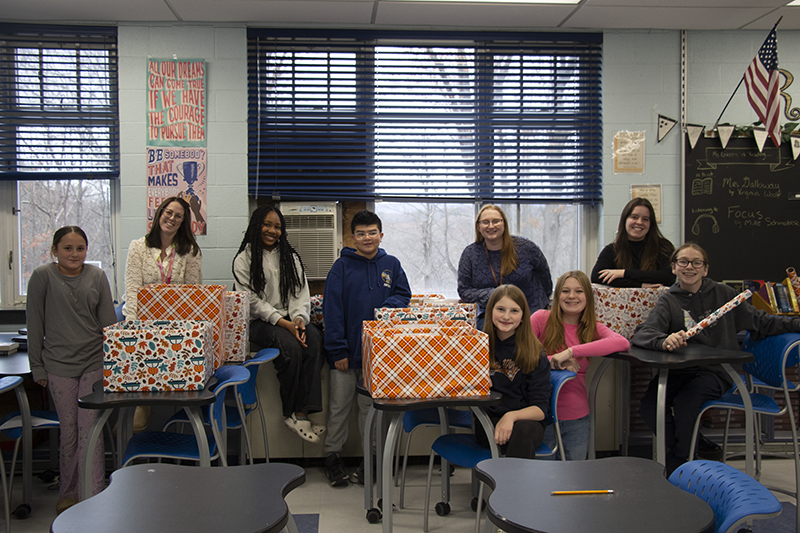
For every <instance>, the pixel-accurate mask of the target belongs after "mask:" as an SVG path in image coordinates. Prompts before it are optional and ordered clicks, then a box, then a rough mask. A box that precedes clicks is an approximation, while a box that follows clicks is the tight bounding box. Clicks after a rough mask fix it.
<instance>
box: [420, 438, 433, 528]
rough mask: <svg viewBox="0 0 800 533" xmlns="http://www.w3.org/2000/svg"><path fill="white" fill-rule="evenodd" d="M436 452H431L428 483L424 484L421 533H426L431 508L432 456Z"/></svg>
mask: <svg viewBox="0 0 800 533" xmlns="http://www.w3.org/2000/svg"><path fill="white" fill-rule="evenodd" d="M435 453H436V452H434V451H433V450H431V458H430V460H429V461H428V481H427V483H425V521H424V522H423V525H422V531H424V532H425V533H428V511H429V510H430V507H431V476H432V475H433V455H434V454H435Z"/></svg>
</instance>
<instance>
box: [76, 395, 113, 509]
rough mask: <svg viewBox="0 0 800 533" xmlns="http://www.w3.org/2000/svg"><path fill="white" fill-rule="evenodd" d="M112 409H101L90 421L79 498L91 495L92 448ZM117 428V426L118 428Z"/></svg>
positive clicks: (83, 498)
mask: <svg viewBox="0 0 800 533" xmlns="http://www.w3.org/2000/svg"><path fill="white" fill-rule="evenodd" d="M112 411H113V409H103V410H102V411H101V412H100V414H98V415H97V418H95V419H94V422H92V427H91V428H90V429H89V435H88V436H87V437H86V447H85V448H84V449H83V479H82V480H81V500H86V499H88V498H91V497H92V479H93V478H92V470H93V465H92V459H93V458H94V449H95V447H96V446H97V439H98V438H99V437H100V433H102V431H103V426H105V424H106V421H107V420H108V417H109V416H111V412H112ZM118 429H119V428H118Z"/></svg>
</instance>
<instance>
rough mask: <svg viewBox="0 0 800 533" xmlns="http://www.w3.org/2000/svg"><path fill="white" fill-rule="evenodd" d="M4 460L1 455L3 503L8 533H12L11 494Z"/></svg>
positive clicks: (0, 472) (0, 468)
mask: <svg viewBox="0 0 800 533" xmlns="http://www.w3.org/2000/svg"><path fill="white" fill-rule="evenodd" d="M2 459H3V458H2V455H0V474H1V475H2V479H3V503H4V506H5V517H6V533H11V501H10V498H11V494H10V493H9V492H8V485H7V481H6V465H5V462H4V461H3V460H2Z"/></svg>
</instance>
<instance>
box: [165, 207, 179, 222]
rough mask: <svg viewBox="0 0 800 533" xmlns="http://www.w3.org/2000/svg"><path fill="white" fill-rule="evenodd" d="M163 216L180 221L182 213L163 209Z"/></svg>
mask: <svg viewBox="0 0 800 533" xmlns="http://www.w3.org/2000/svg"><path fill="white" fill-rule="evenodd" d="M164 218H171V219H173V220H176V221H178V222H180V221H181V220H183V215H179V214H178V213H176V212H175V211H172V210H170V209H167V210H166V211H164Z"/></svg>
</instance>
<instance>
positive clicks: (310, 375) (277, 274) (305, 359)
mask: <svg viewBox="0 0 800 533" xmlns="http://www.w3.org/2000/svg"><path fill="white" fill-rule="evenodd" d="M284 227H285V224H284V220H283V215H282V214H281V212H280V211H279V210H278V209H277V208H275V207H273V206H271V205H262V206H260V207H258V208H257V209H256V210H255V211H254V212H253V214H252V215H251V217H250V223H249V225H248V226H247V232H246V233H245V236H244V239H243V240H242V244H241V245H240V246H239V251H238V253H237V254H236V257H235V258H234V260H233V277H234V279H235V281H234V290H237V291H249V292H250V319H251V322H250V341H251V342H252V343H253V344H256V345H258V347H259V348H262V349H263V348H277V349H279V350H280V352H281V353H280V355H279V356H278V357H276V358H275V359H274V360H273V363H274V365H275V369H276V370H277V372H278V381H279V382H280V394H281V403H282V404H283V416H284V422H285V423H286V426H287V427H288V428H289V429H291V430H292V431H294V432H295V433H297V435H299V436H300V437H301V438H303V439H305V440H307V441H309V442H312V443H316V442H319V435H321V434H322V433H323V432H324V431H325V428H324V426H322V425H319V424H313V423H312V422H311V421H310V420H309V419H308V414H309V413H318V412H320V411H322V382H321V379H322V372H321V368H322V363H323V360H324V357H323V353H322V334H321V333H320V331H319V330H318V329H317V327H316V326H315V325H314V324H311V323H310V322H309V320H310V311H311V300H310V295H309V291H308V282H307V281H306V275H305V269H304V268H303V263H302V261H301V260H300V255H298V253H297V252H296V251H295V249H294V248H292V245H291V244H289V241H288V240H286V236H285V235H284V233H283V228H284ZM253 258H255V260H254V259H253Z"/></svg>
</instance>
